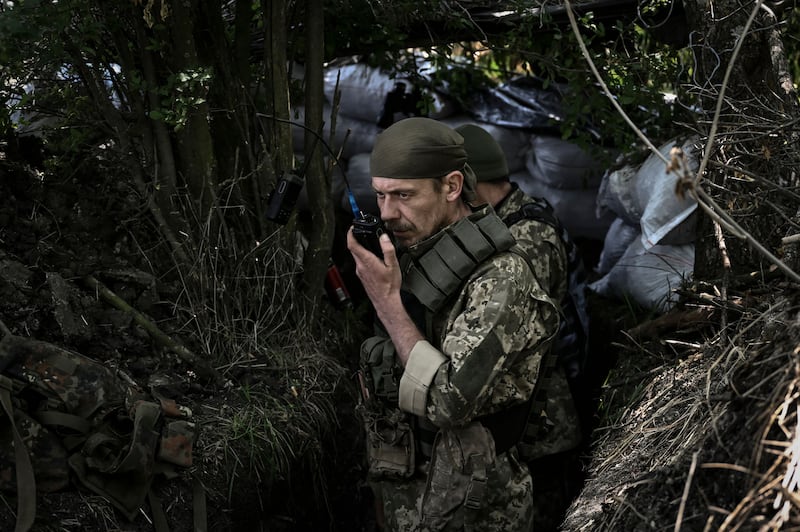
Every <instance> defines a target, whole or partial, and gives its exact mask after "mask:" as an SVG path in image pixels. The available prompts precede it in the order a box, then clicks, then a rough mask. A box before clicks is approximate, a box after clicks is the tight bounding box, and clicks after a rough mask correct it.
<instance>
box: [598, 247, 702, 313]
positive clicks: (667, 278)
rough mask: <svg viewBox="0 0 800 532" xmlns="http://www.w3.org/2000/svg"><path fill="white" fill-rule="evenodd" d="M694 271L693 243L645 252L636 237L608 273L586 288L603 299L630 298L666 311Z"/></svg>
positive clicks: (675, 301) (654, 308)
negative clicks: (603, 297)
mask: <svg viewBox="0 0 800 532" xmlns="http://www.w3.org/2000/svg"><path fill="white" fill-rule="evenodd" d="M693 271H694V244H684V245H682V246H664V245H655V246H652V247H650V249H647V250H646V249H645V248H644V246H643V245H642V242H641V239H638V238H637V239H634V240H633V242H631V244H630V246H628V249H627V250H626V251H625V254H624V255H622V257H620V259H619V260H618V261H617V263H616V264H615V265H614V267H613V268H611V270H610V271H609V272H608V274H606V275H605V276H604V277H602V278H600V279H599V280H597V281H595V282H593V283H590V284H589V289H590V290H593V291H595V292H596V293H598V294H600V295H603V296H606V297H611V298H618V299H624V298H626V297H629V298H631V299H632V300H633V301H635V302H636V303H638V304H639V305H641V306H642V307H644V308H647V309H651V310H656V311H658V312H666V311H668V310H669V309H671V308H672V307H673V306H674V305H675V303H677V300H678V296H677V295H676V294H675V290H676V289H677V288H679V287H680V286H681V284H682V283H683V282H684V281H686V280H688V279H689V278H690V277H691V276H692V273H693Z"/></svg>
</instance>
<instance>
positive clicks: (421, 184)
mask: <svg viewBox="0 0 800 532" xmlns="http://www.w3.org/2000/svg"><path fill="white" fill-rule="evenodd" d="M433 181H434V180H433V179H432V178H428V179H397V178H394V177H373V178H372V189H373V190H374V191H375V192H380V193H382V194H402V193H406V194H410V193H419V192H429V191H432V190H433Z"/></svg>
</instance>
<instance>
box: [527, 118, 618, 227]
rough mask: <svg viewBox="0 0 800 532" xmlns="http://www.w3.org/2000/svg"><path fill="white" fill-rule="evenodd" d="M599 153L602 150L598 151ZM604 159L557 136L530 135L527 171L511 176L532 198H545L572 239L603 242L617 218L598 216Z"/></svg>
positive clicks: (601, 214)
mask: <svg viewBox="0 0 800 532" xmlns="http://www.w3.org/2000/svg"><path fill="white" fill-rule="evenodd" d="M598 149H599V148H598ZM601 160H602V157H600V156H597V155H593V154H591V153H589V152H588V151H587V150H585V149H584V148H582V147H581V146H579V145H578V144H577V143H574V142H571V141H567V140H563V139H562V138H560V137H557V136H555V135H536V134H534V135H531V136H530V138H529V149H528V151H527V155H526V159H525V168H524V169H522V170H521V171H518V172H514V173H512V175H511V179H512V181H516V182H517V183H518V184H519V186H520V188H521V189H522V190H523V191H524V192H525V193H526V194H529V195H531V196H538V197H542V198H545V199H546V200H547V201H549V202H550V204H551V205H552V206H553V208H554V209H555V211H556V215H557V216H558V218H559V220H561V223H562V224H564V227H565V228H566V229H567V231H569V234H570V235H571V236H572V237H573V238H586V239H592V240H601V241H602V240H603V238H604V237H605V234H606V232H607V231H608V228H609V227H610V225H611V222H612V221H613V220H614V216H613V215H612V214H610V213H598V211H597V205H596V201H597V193H598V188H599V186H600V183H601V182H602V179H603V175H604V173H605V168H604V166H603V165H602V163H601V162H600V161H601Z"/></svg>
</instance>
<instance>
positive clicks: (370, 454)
mask: <svg viewBox="0 0 800 532" xmlns="http://www.w3.org/2000/svg"><path fill="white" fill-rule="evenodd" d="M378 406H379V405H377V404H375V403H371V404H370V403H361V404H360V405H358V406H357V407H356V412H357V413H358V414H359V415H360V417H361V420H362V422H363V423H364V429H365V431H366V438H367V465H368V470H367V478H368V479H370V480H400V479H406V478H409V477H411V476H412V475H413V474H414V470H415V468H416V454H415V449H414V445H415V441H414V432H413V430H412V429H411V423H410V420H409V416H408V415H407V414H405V413H404V412H402V411H401V410H400V409H398V408H392V409H388V408H374V407H378ZM371 407H372V408H371Z"/></svg>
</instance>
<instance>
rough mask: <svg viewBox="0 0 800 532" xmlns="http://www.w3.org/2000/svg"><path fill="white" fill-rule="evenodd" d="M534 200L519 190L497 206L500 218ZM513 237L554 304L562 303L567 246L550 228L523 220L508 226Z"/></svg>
mask: <svg viewBox="0 0 800 532" xmlns="http://www.w3.org/2000/svg"><path fill="white" fill-rule="evenodd" d="M531 202H533V198H531V197H530V196H528V195H527V194H525V193H524V192H522V190H520V189H519V188H518V187H516V186H515V187H514V190H513V191H512V192H511V193H510V194H509V195H508V196H506V197H505V198H504V199H503V201H501V202H500V203H499V204H497V205H496V206H495V211H496V212H497V215H498V216H499V217H500V218H501V219H506V217H507V216H509V215H511V214H513V213H515V212H518V211H519V210H520V209H522V207H523V205H525V204H527V203H531ZM509 230H510V231H511V234H512V235H513V236H514V239H515V240H516V241H517V245H518V246H519V247H520V248H522V249H523V250H524V251H525V253H526V254H527V255H528V257H530V260H531V262H532V264H533V266H534V268H535V270H536V271H535V274H536V278H537V279H538V280H539V282H540V283H541V286H542V287H543V288H544V289H545V291H546V292H547V294H548V295H549V296H550V298H551V299H552V300H553V301H556V302H557V301H561V300H562V299H563V298H564V296H565V295H566V293H567V276H566V272H567V256H566V250H565V249H564V244H563V243H562V242H561V238H560V237H559V235H558V233H557V232H556V230H555V228H553V227H552V226H551V225H549V224H546V223H544V222H540V221H537V220H530V219H522V220H520V221H519V222H517V223H515V224H514V225H512V226H511V227H509Z"/></svg>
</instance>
